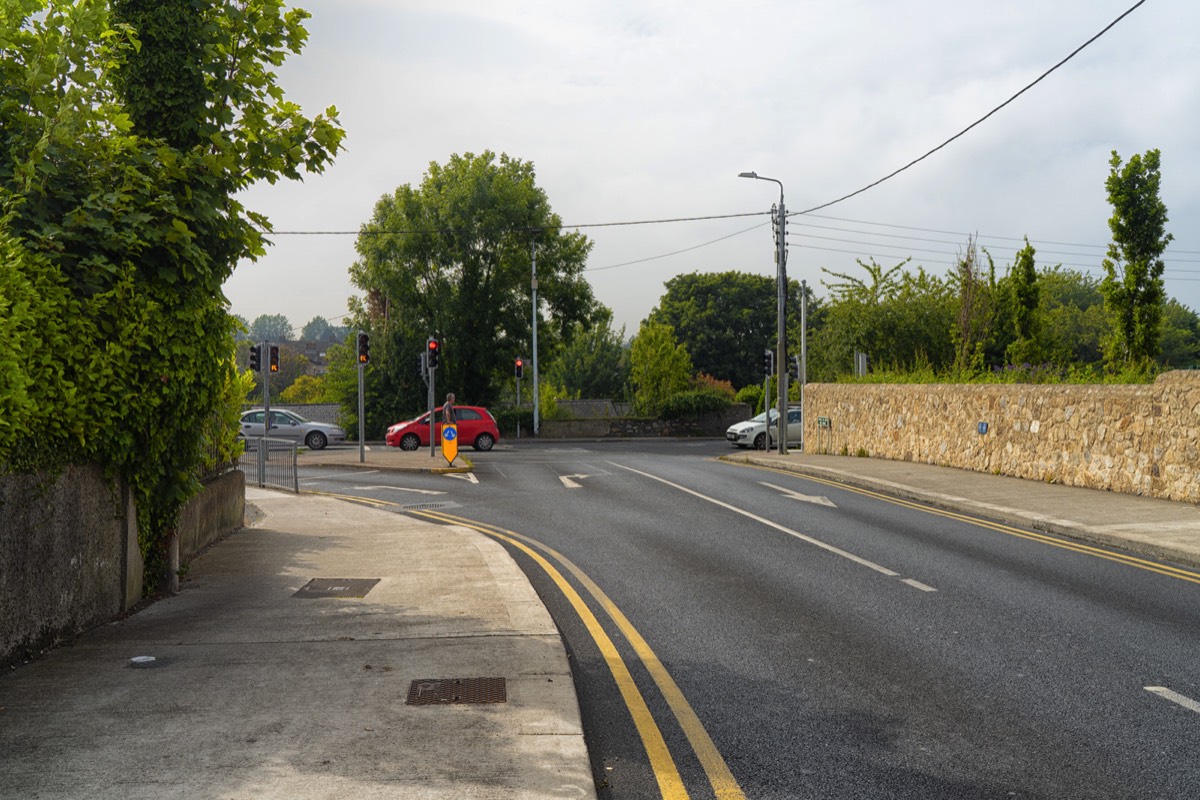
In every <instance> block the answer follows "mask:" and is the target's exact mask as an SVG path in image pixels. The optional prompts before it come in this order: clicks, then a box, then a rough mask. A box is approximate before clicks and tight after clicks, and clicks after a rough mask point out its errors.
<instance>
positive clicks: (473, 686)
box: [406, 678, 508, 706]
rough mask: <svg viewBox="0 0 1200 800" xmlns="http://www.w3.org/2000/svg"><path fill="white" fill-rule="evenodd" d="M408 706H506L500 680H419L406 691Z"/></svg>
mask: <svg viewBox="0 0 1200 800" xmlns="http://www.w3.org/2000/svg"><path fill="white" fill-rule="evenodd" d="M406 702H407V704H408V705H410V706H435V705H446V704H456V703H506V702H508V692H507V690H506V688H505V686H504V678H422V679H421V680H415V681H413V682H412V685H410V686H409V687H408V700H407V701H406Z"/></svg>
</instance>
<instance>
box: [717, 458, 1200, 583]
mask: <svg viewBox="0 0 1200 800" xmlns="http://www.w3.org/2000/svg"><path fill="white" fill-rule="evenodd" d="M725 463H732V462H725ZM735 466H747V467H750V468H752V469H758V470H763V471H765V472H775V473H778V474H780V475H790V476H792V477H793V478H800V479H802V480H806V481H812V482H813V483H820V484H824V485H825V486H832V487H834V488H837V489H843V490H845V491H847V492H854V493H855V494H860V495H863V496H865V497H872V498H875V499H877V500H883V501H885V502H888V503H891V504H892V505H897V506H902V507H904V508H911V509H913V510H914V511H923V512H925V513H926V514H936V515H937V516H939V517H946V518H947V519H953V520H957V521H959V522H967V523H970V524H971V525H976V526H978V527H980V528H987V529H989V530H993V531H997V532H999V533H1003V534H1007V535H1009V536H1017V537H1020V538H1022V539H1028V540H1030V541H1033V542H1038V543H1040V544H1046V545H1050V546H1051V547H1058V548H1060V549H1062V550H1071V551H1074V552H1076V553H1082V554H1083V555H1088V556H1094V557H1095V558H1103V559H1104V560H1106V561H1115V562H1116V563H1118V564H1124V565H1126V566H1130V567H1136V568H1137V569H1143V570H1146V571H1147V572H1156V573H1158V574H1159V575H1166V576H1167V577H1170V578H1177V579H1179V580H1181V581H1188V582H1189V583H1196V584H1200V572H1195V571H1193V570H1188V569H1184V568H1182V567H1175V566H1172V565H1170V564H1159V563H1157V562H1155V561H1147V560H1146V559H1143V558H1138V557H1136V556H1132V555H1127V554H1125V553H1121V552H1117V551H1114V550H1106V549H1104V548H1101V547H1093V546H1091V545H1087V544H1083V543H1082V542H1074V541H1070V540H1067V539H1059V538H1056V537H1054V536H1050V535H1047V534H1041V533H1035V532H1033V531H1025V530H1021V529H1020V528H1014V527H1012V526H1010V525H1004V524H1003V523H999V522H990V521H988V520H986V519H980V518H979V517H972V516H968V515H966V514H960V513H957V512H954V511H946V510H945V509H941V508H936V507H934V506H930V505H926V504H923V503H917V502H914V501H912V500H904V499H901V498H898V497H893V496H890V495H886V494H881V493H879V492H874V491H871V490H870V489H861V488H859V487H857V486H851V485H849V484H846V483H841V482H840V481H835V480H831V479H828V478H819V477H816V476H814V475H808V474H803V473H799V472H791V471H789V470H782V469H776V468H774V467H764V466H760V465H758V464H744V465H743V464H736V465H735Z"/></svg>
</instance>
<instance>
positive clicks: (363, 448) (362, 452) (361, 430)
mask: <svg viewBox="0 0 1200 800" xmlns="http://www.w3.org/2000/svg"><path fill="white" fill-rule="evenodd" d="M363 366H364V365H363V363H362V362H361V361H359V362H358V463H360V464H363V463H365V462H366V460H367V442H366V439H365V438H364V437H365V435H366V434H365V431H366V429H367V425H366V423H365V422H364V421H363V414H364V407H365V405H366V404H365V403H364V402H363Z"/></svg>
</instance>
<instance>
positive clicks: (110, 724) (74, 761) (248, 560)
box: [0, 488, 595, 800]
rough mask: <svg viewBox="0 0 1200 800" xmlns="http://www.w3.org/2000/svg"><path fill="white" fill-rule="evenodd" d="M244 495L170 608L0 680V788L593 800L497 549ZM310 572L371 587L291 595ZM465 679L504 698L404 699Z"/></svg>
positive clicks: (531, 623)
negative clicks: (253, 514)
mask: <svg viewBox="0 0 1200 800" xmlns="http://www.w3.org/2000/svg"><path fill="white" fill-rule="evenodd" d="M247 500H248V502H250V503H252V504H254V505H255V506H256V507H258V508H259V509H260V510H261V512H262V518H261V521H260V522H259V524H258V525H256V526H255V527H249V528H244V529H242V530H240V531H238V532H236V533H234V534H232V535H231V536H229V537H228V538H227V539H225V540H223V541H222V542H220V543H218V544H217V545H216V546H214V547H213V548H212V549H211V550H209V551H208V552H207V553H205V554H203V555H202V556H201V557H200V558H198V559H197V560H196V561H194V562H193V563H192V565H191V566H190V568H189V571H188V573H187V575H186V577H185V579H184V581H183V583H182V587H181V591H180V593H179V594H178V595H175V596H173V597H170V598H166V599H164V600H162V601H159V602H157V603H154V604H151V605H150V606H148V607H146V608H145V609H143V610H142V611H140V612H139V613H137V614H134V615H132V616H130V617H128V618H126V619H124V620H120V621H118V622H114V623H111V624H109V625H105V626H102V627H101V628H98V629H96V630H94V631H92V632H90V633H89V634H86V635H84V636H82V637H80V638H79V639H78V640H77V641H75V642H74V643H73V644H71V645H69V646H66V647H62V648H59V649H57V650H54V651H52V652H50V653H49V654H47V655H46V656H45V657H44V658H42V659H40V660H38V661H35V662H33V663H30V664H27V665H25V666H23V667H21V668H19V669H17V670H14V671H12V672H10V673H8V674H6V675H4V676H3V677H0V753H3V766H2V772H3V777H2V779H0V797H4V798H10V797H11V798H35V797H36V798H100V799H102V800H103V799H106V798H112V799H113V800H133V799H135V798H155V799H156V800H157V799H158V798H176V797H178V798H184V797H187V798H195V797H206V798H209V797H212V798H229V799H233V798H247V800H248V799H249V798H256V799H258V798H268V799H269V798H295V797H308V798H345V797H353V798H356V800H358V799H359V798H384V797H387V798H439V799H440V798H468V799H469V798H517V799H518V800H524V799H525V798H530V799H532V798H559V797H562V798H568V797H569V798H578V797H584V798H589V797H595V788H594V783H593V778H592V774H591V767H590V764H589V761H588V755H587V750H586V746H585V744H584V740H583V731H582V724H581V721H580V717H579V705H578V701H577V698H576V695H575V689H574V684H573V682H572V678H571V673H570V668H569V665H568V663H567V659H566V653H565V649H564V646H563V643H562V640H561V638H560V637H559V634H558V631H557V629H556V628H555V626H554V623H553V621H552V620H551V619H550V616H549V613H548V612H547V611H546V609H545V606H544V605H543V604H542V603H541V601H540V599H539V598H538V597H537V595H536V594H535V593H534V591H533V589H532V587H531V585H530V584H529V581H528V580H527V579H526V578H525V576H524V574H523V573H522V572H521V570H520V568H519V567H518V566H517V565H516V563H515V562H513V560H512V559H511V558H510V557H509V555H508V554H507V552H506V551H505V550H504V549H503V547H501V546H500V545H499V544H498V543H496V542H495V541H493V540H491V539H488V538H487V537H485V536H482V535H481V534H479V533H477V532H475V531H471V530H468V529H465V528H459V527H453V526H442V525H434V524H432V523H428V522H425V521H422V520H417V519H413V518H410V517H405V516H402V515H397V514H393V513H390V512H385V511H380V510H377V509H370V508H366V507H363V506H359V505H356V504H352V503H348V502H344V501H339V500H336V499H332V498H326V497H320V496H315V495H300V496H297V495H291V494H286V493H276V492H271V491H265V490H261V489H255V488H248V489H247ZM318 577H328V578H338V579H345V578H372V579H378V583H375V584H374V585H373V586H372V587H371V588H370V590H369V591H367V592H366V594H365V596H364V597H360V598H324V597H322V598H305V597H303V596H297V595H296V592H297V591H298V590H300V589H301V588H302V587H304V586H305V585H306V584H307V583H308V582H309V581H310V580H311V579H313V578H318ZM336 583H339V584H340V583H343V581H337V582H336ZM136 657H152V658H154V659H155V660H154V661H153V662H146V663H145V664H141V665H139V664H137V663H135V662H134V661H132V660H131V659H134V658H136ZM482 677H499V678H504V679H505V689H506V700H505V702H502V703H469V704H439V705H432V706H422V705H409V704H408V703H407V702H406V701H407V697H408V692H409V689H410V687H411V685H412V683H413V682H414V681H419V680H426V679H453V678H482Z"/></svg>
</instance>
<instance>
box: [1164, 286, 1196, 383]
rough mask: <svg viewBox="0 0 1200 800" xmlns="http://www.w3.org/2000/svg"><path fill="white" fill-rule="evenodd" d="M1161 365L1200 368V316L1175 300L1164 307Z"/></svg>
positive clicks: (1175, 367) (1171, 300)
mask: <svg viewBox="0 0 1200 800" xmlns="http://www.w3.org/2000/svg"><path fill="white" fill-rule="evenodd" d="M1159 363H1160V364H1161V365H1162V366H1164V367H1167V368H1174V369H1195V368H1196V367H1197V366H1200V316H1197V315H1196V312H1195V311H1192V310H1191V309H1190V308H1188V307H1187V306H1185V305H1183V304H1182V303H1180V302H1179V301H1178V300H1175V299H1173V298H1172V299H1170V300H1168V301H1167V302H1166V304H1165V305H1164V306H1163V327H1162V354H1161V355H1160V357H1159Z"/></svg>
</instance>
